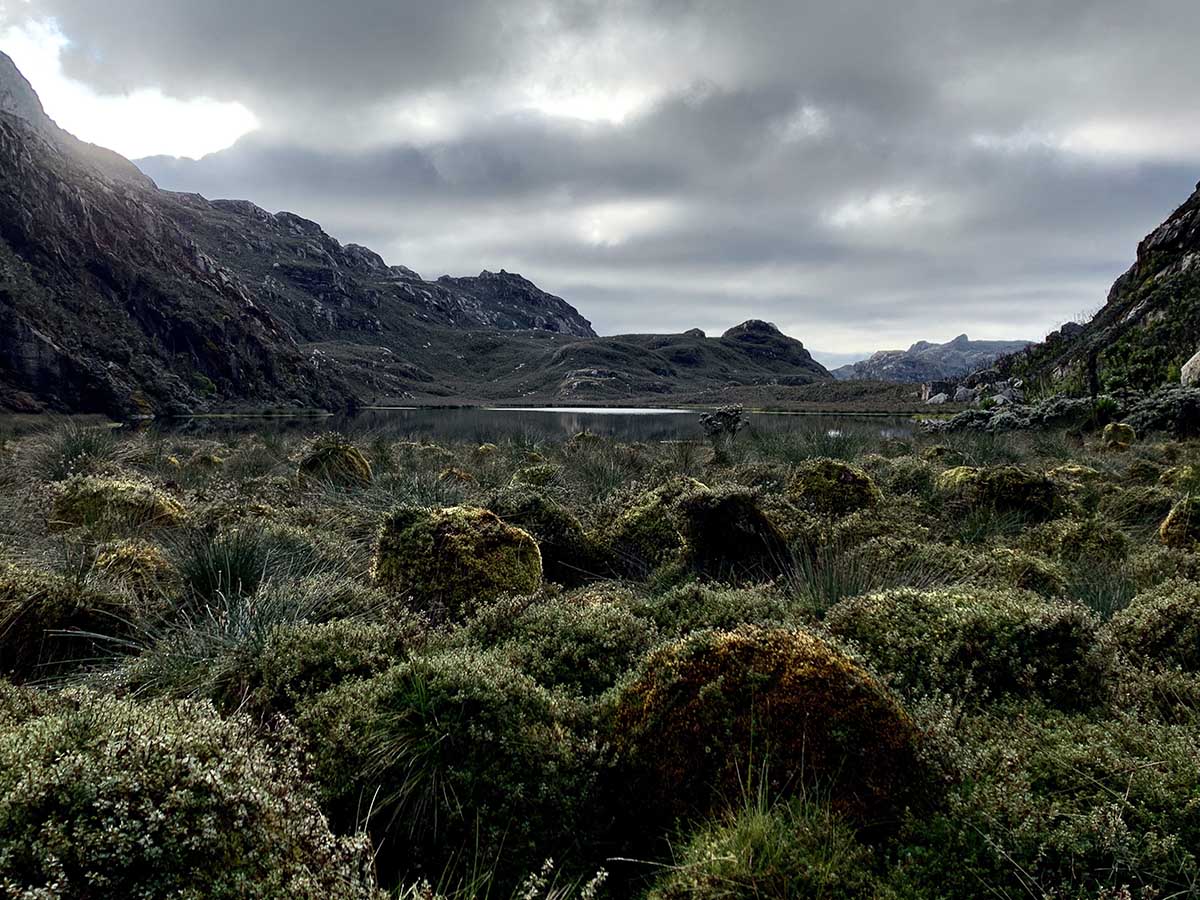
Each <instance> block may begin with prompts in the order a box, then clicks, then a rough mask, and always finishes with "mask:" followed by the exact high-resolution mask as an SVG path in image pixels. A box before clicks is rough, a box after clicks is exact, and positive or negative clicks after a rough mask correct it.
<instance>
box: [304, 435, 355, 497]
mask: <svg viewBox="0 0 1200 900" xmlns="http://www.w3.org/2000/svg"><path fill="white" fill-rule="evenodd" d="M297 473H298V474H299V476H300V478H301V479H302V480H305V481H313V482H316V483H318V484H328V485H332V486H334V487H339V488H361V487H366V486H367V485H369V484H370V483H371V481H372V474H371V464H370V462H368V461H367V458H366V457H365V456H364V455H363V452H362V451H361V450H359V449H358V448H357V447H355V446H354V445H353V444H352V443H350V442H349V441H348V440H346V439H345V438H343V437H342V436H341V435H339V434H325V435H322V436H321V437H319V438H317V439H316V440H315V441H313V443H312V446H311V447H310V448H309V449H308V452H307V453H306V454H305V455H304V456H303V457H302V458H301V459H300V462H299V464H298V465H297Z"/></svg>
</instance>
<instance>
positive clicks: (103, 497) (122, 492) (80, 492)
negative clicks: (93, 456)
mask: <svg viewBox="0 0 1200 900" xmlns="http://www.w3.org/2000/svg"><path fill="white" fill-rule="evenodd" d="M186 516H187V512H186V510H185V509H184V508H183V505H182V504H181V503H179V501H178V500H175V499H174V498H173V497H171V496H169V495H168V494H166V493H164V492H163V491H161V490H159V489H158V488H156V487H155V486H154V485H152V484H150V483H149V482H144V481H133V480H128V479H117V478H100V477H96V476H91V475H78V476H74V477H72V478H69V479H67V480H66V481H65V482H63V483H62V484H61V485H59V487H58V490H57V491H56V492H55V496H54V510H53V513H52V515H51V520H50V526H51V528H53V529H56V530H65V529H68V528H77V527H86V528H91V529H94V530H96V531H98V532H101V533H104V534H125V533H130V532H138V531H140V530H142V529H145V528H174V527H177V526H179V525H182V524H183V522H184V519H185V518H186Z"/></svg>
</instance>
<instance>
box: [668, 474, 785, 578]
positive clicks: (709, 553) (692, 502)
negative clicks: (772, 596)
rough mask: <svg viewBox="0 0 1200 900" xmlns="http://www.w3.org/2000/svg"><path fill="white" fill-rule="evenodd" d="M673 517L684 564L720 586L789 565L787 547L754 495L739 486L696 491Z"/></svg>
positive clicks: (687, 494)
mask: <svg viewBox="0 0 1200 900" xmlns="http://www.w3.org/2000/svg"><path fill="white" fill-rule="evenodd" d="M672 513H673V514H674V516H675V517H676V518H677V520H678V521H679V530H680V533H681V534H682V535H683V539H684V544H685V547H686V549H685V552H684V559H685V561H686V563H687V565H688V566H689V567H690V568H691V569H693V570H694V571H696V572H699V573H701V574H702V575H704V576H706V577H709V578H713V579H716V580H719V581H729V582H734V581H744V580H756V579H762V578H767V577H771V576H774V575H777V574H778V573H780V572H782V571H783V570H784V569H785V567H786V565H787V562H788V559H789V552H788V548H787V542H786V541H785V540H784V537H783V535H782V534H781V533H780V531H779V529H778V528H777V527H776V526H775V524H774V522H772V521H771V519H770V518H768V516H767V515H766V513H764V512H763V510H762V509H761V507H760V506H759V503H758V498H757V496H756V494H755V493H754V491H751V490H749V489H747V488H743V487H739V486H737V485H721V486H718V487H716V488H714V489H711V490H710V489H709V488H705V487H695V488H692V489H691V490H689V491H686V492H685V493H683V494H682V495H681V496H680V497H679V498H678V499H677V500H676V501H675V504H674V506H673V509H672Z"/></svg>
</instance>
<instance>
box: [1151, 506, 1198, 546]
mask: <svg viewBox="0 0 1200 900" xmlns="http://www.w3.org/2000/svg"><path fill="white" fill-rule="evenodd" d="M1158 536H1159V539H1160V540H1161V541H1162V542H1163V544H1165V545H1166V546H1168V547H1179V548H1181V549H1184V550H1190V549H1192V548H1194V547H1196V546H1198V545H1200V496H1194V497H1193V496H1188V497H1184V498H1183V499H1182V500H1180V501H1179V502H1178V503H1176V504H1175V505H1174V506H1173V507H1171V511H1170V512H1169V513H1168V514H1167V517H1166V518H1165V519H1163V521H1162V525H1161V526H1160V527H1159V529H1158Z"/></svg>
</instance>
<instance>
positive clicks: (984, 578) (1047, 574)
mask: <svg viewBox="0 0 1200 900" xmlns="http://www.w3.org/2000/svg"><path fill="white" fill-rule="evenodd" d="M970 580H971V581H972V582H975V583H982V584H994V585H998V586H1001V587H1005V588H1017V589H1018V590H1022V591H1033V592H1034V593H1035V594H1041V595H1042V596H1043V597H1061V596H1063V595H1064V594H1065V593H1066V590H1067V582H1068V580H1069V578H1068V574H1067V570H1066V569H1065V568H1064V567H1063V565H1062V564H1061V563H1057V562H1055V561H1054V560H1052V559H1046V558H1045V557H1044V556H1040V555H1038V554H1037V553H1030V552H1028V551H1025V550H1015V549H1013V548H1010V547H995V548H993V549H991V550H988V551H986V552H984V553H980V554H979V555H978V557H977V558H976V561H975V568H974V570H973V572H972V573H971V578H970Z"/></svg>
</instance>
